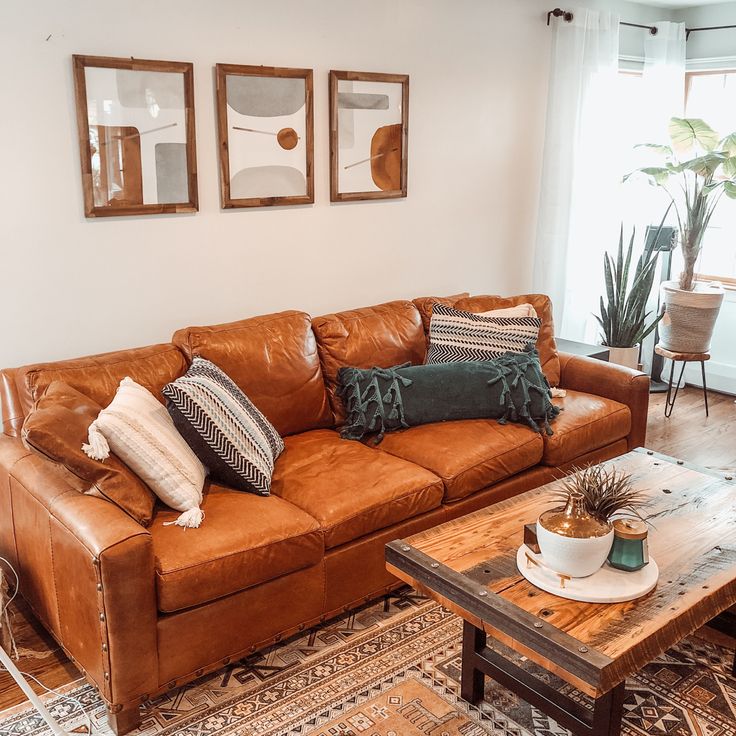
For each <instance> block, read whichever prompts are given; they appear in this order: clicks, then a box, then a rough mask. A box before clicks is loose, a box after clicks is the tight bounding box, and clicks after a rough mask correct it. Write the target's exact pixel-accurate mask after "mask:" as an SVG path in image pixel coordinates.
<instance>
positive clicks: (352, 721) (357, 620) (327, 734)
mask: <svg viewBox="0 0 736 736" xmlns="http://www.w3.org/2000/svg"><path fill="white" fill-rule="evenodd" d="M461 632H462V624H461V621H460V620H459V619H458V618H457V617H455V616H453V615H452V614H450V613H448V612H447V611H445V610H444V609H443V608H441V607H440V606H438V605H436V604H434V603H431V602H429V601H427V600H426V599H424V598H421V597H420V596H418V595H416V594H415V593H414V592H413V591H411V590H408V589H407V590H403V591H400V592H399V593H397V594H394V595H391V596H388V597H387V598H385V599H383V600H381V601H380V602H378V603H374V604H372V605H369V606H366V607H364V608H362V609H360V610H358V611H356V612H354V613H351V614H350V615H347V616H345V617H343V618H340V619H336V620H334V621H331V622H328V623H326V624H324V625H323V626H321V627H319V628H317V629H314V630H312V631H310V632H308V633H306V634H304V635H303V636H300V637H298V638H294V639H292V640H290V641H288V642H284V643H282V644H280V645H277V646H274V647H272V648H271V649H269V650H268V651H265V652H262V653H260V654H258V655H254V656H252V657H248V658H246V659H243V660H241V661H239V662H236V663H233V664H231V665H230V666H228V667H225V668H223V669H222V670H220V671H218V672H216V673H214V674H212V675H209V676H206V677H202V678H200V679H199V680H197V681H196V682H193V683H192V684H190V685H189V686H188V687H184V688H180V689H178V690H175V691H172V692H170V693H167V694H166V695H164V696H162V697H159V698H157V699H155V700H153V701H151V702H149V703H147V704H146V706H145V708H144V721H143V726H142V729H141V731H139V732H136V733H137V734H146V735H148V734H150V735H153V734H156V735H157V736H168V735H170V734H183V735H185V736H214V735H215V734H223V735H226V736H227V735H232V736H235V735H236V734H237V736H303V735H305V734H310V735H312V736H484V735H485V734H494V736H532V734H538V735H539V736H558V735H559V736H564V735H565V734H566V733H567V732H566V731H565V730H564V729H562V728H560V727H559V726H558V725H557V724H556V723H555V722H554V721H552V720H550V719H549V718H547V717H546V716H545V715H543V714H542V713H540V712H539V711H538V710H536V709H535V708H532V707H531V706H529V705H528V704H526V703H525V702H523V701H520V700H519V699H518V698H516V697H515V696H514V695H512V694H511V693H510V692H508V691H507V690H504V689H503V688H500V687H498V686H496V685H494V684H493V683H491V682H489V681H487V688H486V701H485V702H484V703H483V704H482V705H481V706H480V707H478V708H475V707H473V706H469V705H468V704H467V703H465V702H464V701H462V700H461V699H460V697H459V674H460V640H461ZM732 661H733V652H732V651H731V650H729V649H727V648H725V647H723V646H719V645H717V644H715V643H713V642H711V641H708V640H705V639H703V638H701V637H697V636H693V637H690V638H689V639H687V640H685V641H683V642H682V643H681V644H680V645H678V646H677V647H674V648H673V649H671V650H670V651H668V652H667V653H666V654H665V655H664V656H662V657H660V658H659V659H658V660H656V661H655V662H653V663H651V664H650V665H649V666H648V667H646V668H645V669H644V670H643V671H642V672H641V673H640V674H639V675H637V676H636V677H635V678H632V679H631V680H630V681H629V682H628V683H627V693H626V701H625V717H624V728H623V730H624V733H625V734H628V735H633V734H640V735H643V734H646V735H647V736H736V680H734V678H733V677H732V676H731V664H732ZM536 674H538V675H542V676H545V677H547V678H548V681H549V676H548V675H544V674H543V673H541V671H536ZM559 688H560V689H564V690H565V691H566V692H568V693H569V694H574V693H572V691H571V690H570V688H569V686H566V685H564V683H561V682H560V683H559ZM66 694H67V695H69V696H71V697H73V698H75V699H77V700H78V701H79V702H80V703H81V704H82V705H83V706H84V708H85V710H86V712H87V715H88V716H89V719H90V720H91V723H92V728H93V731H94V732H96V733H101V734H109V733H110V732H109V730H108V729H107V728H106V726H105V719H104V708H103V707H102V704H101V702H100V701H99V699H98V697H97V694H96V691H95V690H94V689H93V688H92V687H90V686H89V685H84V684H82V685H80V684H77V685H76V686H70V687H69V689H68V690H67V691H66ZM580 697H581V699H582V698H583V696H580ZM47 705H48V707H49V708H50V710H51V712H52V714H53V715H54V716H55V717H56V718H57V719H58V720H59V721H60V722H61V723H62V725H63V726H64V728H65V729H67V730H70V731H71V730H74V729H77V728H80V729H83V730H86V728H85V724H86V723H87V719H86V718H85V717H84V716H82V714H81V713H80V709H79V707H78V705H76V704H74V703H72V702H70V701H67V700H63V699H61V698H59V697H53V696H49V699H48V701H47ZM48 733H50V731H48V729H46V728H45V725H44V723H43V721H42V720H41V719H40V717H39V716H38V715H37V714H36V713H35V711H32V710H28V709H27V708H23V707H22V706H21V707H18V708H15V709H12V710H8V711H4V712H3V713H0V736H6V735H10V736H21V735H22V736H42V735H43V736H46V734H48Z"/></svg>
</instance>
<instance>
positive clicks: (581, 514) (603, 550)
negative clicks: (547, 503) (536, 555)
mask: <svg viewBox="0 0 736 736" xmlns="http://www.w3.org/2000/svg"><path fill="white" fill-rule="evenodd" d="M537 542H538V543H539V549H540V551H541V553H542V558H543V559H544V562H545V564H546V565H547V566H549V567H550V568H552V570H554V571H555V572H557V573H560V574H561V575H568V576H569V577H571V578H585V577H588V575H592V574H593V573H594V572H597V571H598V570H599V569H600V568H601V566H602V565H603V563H604V562H605V561H606V558H607V557H608V553H609V552H610V551H611V545H612V544H613V527H612V526H611V525H610V524H607V523H606V522H604V521H600V520H599V519H596V518H595V517H594V516H592V515H591V514H589V513H588V511H587V510H586V508H585V499H584V498H583V494H582V493H571V494H570V497H569V498H568V500H567V504H566V505H565V507H564V508H563V509H550V510H549V511H545V512H544V513H543V514H542V515H541V516H540V517H539V519H537Z"/></svg>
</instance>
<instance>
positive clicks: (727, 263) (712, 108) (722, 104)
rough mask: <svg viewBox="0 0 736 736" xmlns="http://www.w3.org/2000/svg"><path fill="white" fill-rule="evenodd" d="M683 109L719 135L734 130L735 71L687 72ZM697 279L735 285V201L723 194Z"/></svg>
mask: <svg viewBox="0 0 736 736" xmlns="http://www.w3.org/2000/svg"><path fill="white" fill-rule="evenodd" d="M685 94H686V111H687V116H688V117H690V118H702V119H703V120H705V121H706V122H707V123H708V124H709V125H710V126H711V127H712V128H714V129H715V130H716V131H718V132H719V133H720V134H721V135H722V136H725V135H728V134H730V133H733V132H736V70H730V71H704V72H688V73H687V74H686V93H685ZM697 272H698V278H700V279H703V280H707V281H713V280H718V281H722V282H723V283H728V284H732V285H734V286H736V200H732V199H728V198H726V197H723V198H722V199H721V201H720V203H719V204H718V209H717V210H716V211H715V213H714V215H713V218H712V220H711V221H710V227H709V228H708V231H707V232H706V234H705V237H704V239H703V250H702V251H701V255H700V259H699V261H698V265H697Z"/></svg>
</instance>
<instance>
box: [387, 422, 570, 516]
mask: <svg viewBox="0 0 736 736" xmlns="http://www.w3.org/2000/svg"><path fill="white" fill-rule="evenodd" d="M553 424H554V427H555V432H556V431H557V422H556V421H555V422H554V423H553ZM543 449H544V444H543V442H542V436H541V435H540V434H538V433H537V432H534V431H533V430H532V429H530V428H529V427H523V426H520V425H518V424H499V423H498V422H497V421H496V420H495V419H461V420H459V421H455V422H440V423H436V424H424V425H422V426H419V427H411V428H410V429H405V430H403V431H400V432H393V433H391V434H387V435H386V436H385V437H384V438H383V441H382V442H381V450H383V451H384V452H388V453H390V454H392V455H396V456H397V457H400V458H403V459H404V460H408V461H410V462H412V463H416V464H417V465H421V466H422V467H423V468H427V470H431V471H432V472H433V473H435V474H436V475H438V476H439V477H440V478H442V482H443V484H444V487H445V491H444V501H445V502H449V501H457V500H458V499H460V498H465V497H466V496H469V495H470V494H471V493H475V492H476V491H479V490H480V489H481V488H486V487H487V486H490V485H492V484H493V483H498V482H499V481H501V480H503V479H504V478H508V477H509V476H512V475H515V474H516V473H519V472H521V471H522V470H526V468H530V467H532V466H534V465H537V464H538V463H539V461H540V460H541V459H542V452H543Z"/></svg>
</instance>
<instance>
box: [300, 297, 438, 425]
mask: <svg viewBox="0 0 736 736" xmlns="http://www.w3.org/2000/svg"><path fill="white" fill-rule="evenodd" d="M312 325H313V327H314V334H315V336H316V337H317V347H318V349H319V357H320V360H321V361H322V370H323V371H324V375H325V382H326V384H327V391H328V393H329V396H330V402H331V404H332V409H333V411H334V413H335V418H336V420H337V422H338V423H339V424H342V422H343V421H344V420H345V412H344V410H343V406H342V401H341V399H340V398H339V397H338V395H337V372H338V370H340V368H343V367H348V366H349V367H353V368H373V367H376V366H377V367H379V368H390V367H391V366H395V365H399V364H401V363H412V364H414V365H419V364H421V363H424V358H425V356H426V353H427V343H426V340H425V337H424V328H423V327H422V318H421V315H420V314H419V310H418V309H417V308H416V306H415V305H414V304H412V302H409V301H395V302H387V303H386V304H377V305H376V306H373V307H363V308H362V309H351V310H349V311H347V312H338V313H336V314H325V315H323V316H321V317H315V318H314V320H312Z"/></svg>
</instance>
